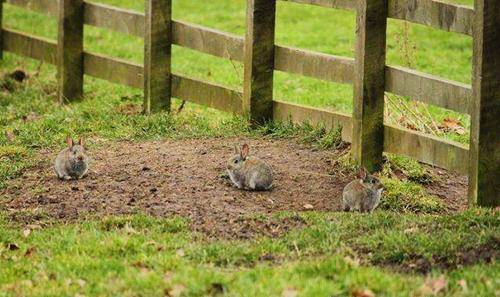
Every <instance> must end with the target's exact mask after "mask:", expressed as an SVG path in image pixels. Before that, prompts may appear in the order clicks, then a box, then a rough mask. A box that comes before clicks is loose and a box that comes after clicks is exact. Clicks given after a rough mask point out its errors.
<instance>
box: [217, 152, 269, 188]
mask: <svg viewBox="0 0 500 297" xmlns="http://www.w3.org/2000/svg"><path fill="white" fill-rule="evenodd" d="M248 152H249V147H248V144H244V145H243V146H242V147H241V149H239V148H238V147H237V146H236V145H235V146H234V156H233V157H232V158H231V159H229V161H228V163H227V173H228V175H229V178H230V179H231V181H232V182H233V184H234V185H235V186H236V187H237V188H238V189H244V190H256V191H265V190H270V189H271V188H272V183H273V174H272V170H271V167H269V165H267V164H266V163H265V162H264V161H262V160H261V159H259V158H256V157H249V156H248Z"/></svg>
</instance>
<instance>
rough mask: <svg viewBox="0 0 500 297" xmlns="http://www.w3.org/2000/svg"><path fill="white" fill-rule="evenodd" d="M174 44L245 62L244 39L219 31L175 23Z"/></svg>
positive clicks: (179, 22) (184, 23)
mask: <svg viewBox="0 0 500 297" xmlns="http://www.w3.org/2000/svg"><path fill="white" fill-rule="evenodd" d="M173 31H174V33H173V35H174V37H173V39H174V44H177V45H180V46H183V47H187V48H190V49H193V50H197V51H199V52H202V53H206V54H209V55H212V56H216V57H221V58H226V59H230V60H236V61H243V58H244V54H243V47H244V42H245V40H244V38H242V37H240V36H238V35H234V34H230V33H226V32H222V31H219V30H215V29H211V28H207V27H203V26H199V25H195V24H189V23H186V22H181V21H175V22H174V24H173Z"/></svg>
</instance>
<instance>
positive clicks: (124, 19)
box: [84, 2, 145, 37]
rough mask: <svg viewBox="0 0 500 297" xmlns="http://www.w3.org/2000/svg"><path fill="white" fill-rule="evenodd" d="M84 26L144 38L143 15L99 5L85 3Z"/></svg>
mask: <svg viewBox="0 0 500 297" xmlns="http://www.w3.org/2000/svg"><path fill="white" fill-rule="evenodd" d="M84 19H85V24H87V25H91V26H95V27H101V28H107V29H111V30H113V31H117V32H121V33H125V34H129V35H134V36H138V37H143V36H144V24H145V17H144V14H142V13H139V12H136V11H133V10H128V9H123V8H119V7H114V6H110V5H106V4H101V3H91V2H85V16H84Z"/></svg>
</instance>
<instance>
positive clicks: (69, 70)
mask: <svg viewBox="0 0 500 297" xmlns="http://www.w3.org/2000/svg"><path fill="white" fill-rule="evenodd" d="M57 77H58V82H59V102H60V103H64V102H67V101H72V100H78V99H80V98H81V97H82V96H83V0H60V1H59V25H58V41H57Z"/></svg>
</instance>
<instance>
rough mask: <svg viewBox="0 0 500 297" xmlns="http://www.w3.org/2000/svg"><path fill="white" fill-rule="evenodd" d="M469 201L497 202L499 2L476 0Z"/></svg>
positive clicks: (499, 195)
mask: <svg viewBox="0 0 500 297" xmlns="http://www.w3.org/2000/svg"><path fill="white" fill-rule="evenodd" d="M474 7H475V11H476V16H475V21H474V47H473V49H474V50H473V79H472V80H473V82H472V86H473V98H474V99H473V101H472V104H471V138H470V143H471V153H470V160H469V164H470V171H469V204H470V205H474V204H478V205H480V206H492V207H496V206H499V205H500V2H499V1H498V0H476V1H475V6H474Z"/></svg>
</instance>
